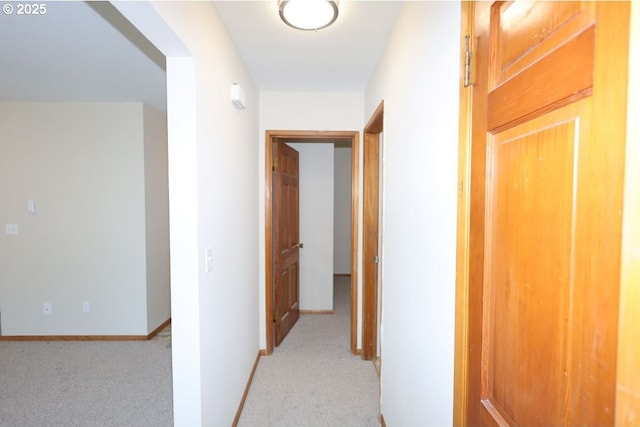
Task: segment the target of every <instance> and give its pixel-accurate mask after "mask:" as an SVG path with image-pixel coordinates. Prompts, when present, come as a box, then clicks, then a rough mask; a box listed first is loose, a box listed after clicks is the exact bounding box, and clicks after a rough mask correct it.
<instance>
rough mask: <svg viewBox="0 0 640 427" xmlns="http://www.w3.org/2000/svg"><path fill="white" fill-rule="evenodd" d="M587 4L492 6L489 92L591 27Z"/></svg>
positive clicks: (591, 11) (590, 9) (591, 13)
mask: <svg viewBox="0 0 640 427" xmlns="http://www.w3.org/2000/svg"><path fill="white" fill-rule="evenodd" d="M593 17H594V7H593V2H591V1H567V2H559V3H553V2H546V1H522V0H520V1H508V2H496V3H495V4H494V5H493V7H492V11H491V21H492V22H491V28H492V32H491V38H492V41H491V44H492V46H493V54H494V56H495V68H493V69H492V70H491V73H490V74H491V76H492V77H491V79H490V83H489V90H491V89H493V88H495V87H497V86H499V85H500V84H502V83H503V82H505V81H506V80H509V79H510V78H512V77H513V76H515V75H516V74H518V73H520V72H521V71H522V70H523V69H525V68H528V67H529V66H531V65H532V64H533V63H535V62H536V61H538V60H539V59H540V58H542V57H544V56H546V55H548V54H549V53H550V52H552V51H554V50H555V49H556V48H557V47H558V46H560V45H562V44H563V43H564V42H565V41H567V40H570V39H571V38H573V36H574V35H575V34H577V33H580V32H582V31H583V30H584V29H585V28H586V27H588V26H590V25H592V24H593V21H594V19H593Z"/></svg>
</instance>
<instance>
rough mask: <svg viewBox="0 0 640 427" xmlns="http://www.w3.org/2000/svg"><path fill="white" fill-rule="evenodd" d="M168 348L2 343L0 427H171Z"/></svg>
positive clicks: (159, 341)
mask: <svg viewBox="0 0 640 427" xmlns="http://www.w3.org/2000/svg"><path fill="white" fill-rule="evenodd" d="M170 343H171V341H170V336H169V337H167V335H166V333H165V334H164V335H162V336H157V337H156V338H154V339H153V340H151V341H68V342H64V341H41V342H13V341H1V342H0V426H2V427H40V426H43V427H44V426H56V427H58V426H60V427H62V426H64V427H75V426H77V427H80V426H82V427H124V426H127V427H165V426H166V427H169V426H172V425H173V402H172V380H171V345H170Z"/></svg>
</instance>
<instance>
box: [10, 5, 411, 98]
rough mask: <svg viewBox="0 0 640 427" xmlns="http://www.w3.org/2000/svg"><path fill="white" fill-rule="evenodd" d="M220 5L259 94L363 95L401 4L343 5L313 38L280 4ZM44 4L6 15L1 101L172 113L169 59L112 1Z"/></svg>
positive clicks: (313, 34) (228, 28) (224, 21)
mask: <svg viewBox="0 0 640 427" xmlns="http://www.w3.org/2000/svg"><path fill="white" fill-rule="evenodd" d="M213 3H214V6H215V8H216V9H217V10H218V13H219V15H220V16H221V19H222V21H223V23H224V25H225V26H226V27H227V30H228V31H229V33H230V34H231V38H232V39H233V41H234V43H235V44H236V47H237V48H238V51H239V52H240V55H241V57H242V58H243V60H244V61H245V63H246V65H247V67H248V69H249V71H250V73H251V75H252V76H253V78H254V80H255V82H256V84H257V86H258V88H259V89H260V90H282V91H335V92H344V91H353V92H361V91H363V90H364V89H365V85H366V83H367V82H368V80H369V78H370V76H371V74H372V72H373V70H374V68H375V66H376V64H377V62H378V59H379V57H380V55H381V53H382V50H383V48H384V46H385V44H386V41H387V39H388V36H389V33H390V31H391V29H392V27H393V25H394V23H395V20H396V16H397V13H398V11H399V8H400V5H401V2H400V1H386V2H385V1H344V0H343V1H341V2H340V16H339V17H338V20H337V21H336V22H335V23H334V25H332V26H331V27H329V28H325V29H323V30H320V31H318V32H313V31H311V32H305V31H299V30H294V29H292V28H290V27H287V26H286V25H285V24H284V23H282V22H281V21H280V19H279V16H278V9H277V2H276V0H271V1H214V2H213ZM45 4H46V7H47V11H46V14H44V15H40V16H26V15H18V14H17V13H16V10H15V8H14V11H13V13H11V14H9V15H7V14H4V13H0V58H2V60H1V63H0V100H4V101H20V100H23V101H101V102H122V101H125V102H134V101H141V102H145V103H148V104H151V105H153V106H155V107H157V108H163V109H164V108H166V89H165V82H166V74H165V70H164V57H163V56H162V55H161V54H160V53H159V52H158V51H157V50H156V49H155V48H154V47H153V46H152V45H151V44H150V43H149V42H148V41H147V40H146V39H145V38H144V37H142V36H141V35H140V34H139V33H138V32H137V31H136V30H135V29H134V28H133V27H132V26H131V24H129V23H128V21H126V20H125V19H124V18H122V16H121V15H120V14H119V13H118V12H116V11H115V9H114V8H113V7H112V6H111V5H110V4H109V3H108V2H102V1H101V2H89V3H85V2H82V1H49V2H46V3H45ZM16 5H17V4H16V3H14V6H16Z"/></svg>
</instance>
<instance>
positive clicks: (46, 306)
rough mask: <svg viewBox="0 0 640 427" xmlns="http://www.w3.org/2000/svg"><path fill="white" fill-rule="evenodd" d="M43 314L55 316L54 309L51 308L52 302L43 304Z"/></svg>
mask: <svg viewBox="0 0 640 427" xmlns="http://www.w3.org/2000/svg"><path fill="white" fill-rule="evenodd" d="M42 314H44V315H45V316H51V315H52V314H53V308H52V307H51V303H50V302H45V303H43V304H42Z"/></svg>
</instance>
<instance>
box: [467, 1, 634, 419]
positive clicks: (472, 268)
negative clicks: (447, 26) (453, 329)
mask: <svg viewBox="0 0 640 427" xmlns="http://www.w3.org/2000/svg"><path fill="white" fill-rule="evenodd" d="M540 3H542V2H540ZM521 5H522V7H523V10H524V11H525V12H524V15H523V16H524V18H523V19H522V20H520V21H518V19H516V18H515V16H516V15H517V13H516V12H517V10H516V9H512V10H509V9H510V8H513V7H516V6H518V7H519V6H521ZM507 7H509V8H507ZM473 10H474V11H473V22H472V26H471V30H472V33H473V37H472V40H473V46H474V48H475V50H476V52H475V56H474V61H475V64H477V71H476V78H475V79H474V86H473V89H472V118H471V120H472V126H473V131H472V137H471V151H470V152H471V156H472V159H471V162H470V167H471V172H470V175H471V179H472V182H471V185H470V191H471V195H470V203H469V209H470V220H469V224H470V228H469V230H470V235H469V247H470V250H469V273H468V278H469V292H468V297H469V302H468V304H469V311H468V334H469V335H468V346H467V348H468V351H467V356H468V363H469V365H468V372H469V373H468V376H467V384H468V393H467V397H468V401H467V402H465V403H466V405H467V406H466V411H467V412H466V413H467V421H466V422H467V425H470V426H497V425H499V426H503V427H505V426H511V425H513V426H515V425H520V426H565V427H569V426H593V427H605V426H613V425H616V420H615V419H614V411H615V405H616V393H615V387H616V349H617V333H618V329H617V328H618V323H617V321H618V304H619V296H620V294H619V290H620V287H619V285H620V265H621V260H620V247H621V212H622V190H623V185H624V184H623V182H624V181H623V171H624V167H625V158H624V147H625V134H624V129H625V117H626V115H625V114H626V110H625V106H626V90H627V89H626V88H627V86H626V70H627V69H628V63H627V57H628V50H627V49H628V44H627V43H628V40H627V39H626V38H627V37H628V25H627V20H628V18H629V4H628V2H588V3H587V2H585V3H572V4H566V3H564V2H545V4H538V2H536V3H522V4H519V3H518V2H517V3H505V2H492V3H485V2H476V3H474V4H473ZM537 14H540V16H534V15H537ZM543 16H544V18H543ZM501 20H502V21H503V22H501ZM545 22H546V23H548V24H549V26H548V27H547V26H545V25H547V24H545ZM518 25H520V26H522V27H523V28H515V27H516V26H518ZM502 39H504V40H502ZM509 40H511V41H509Z"/></svg>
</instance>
